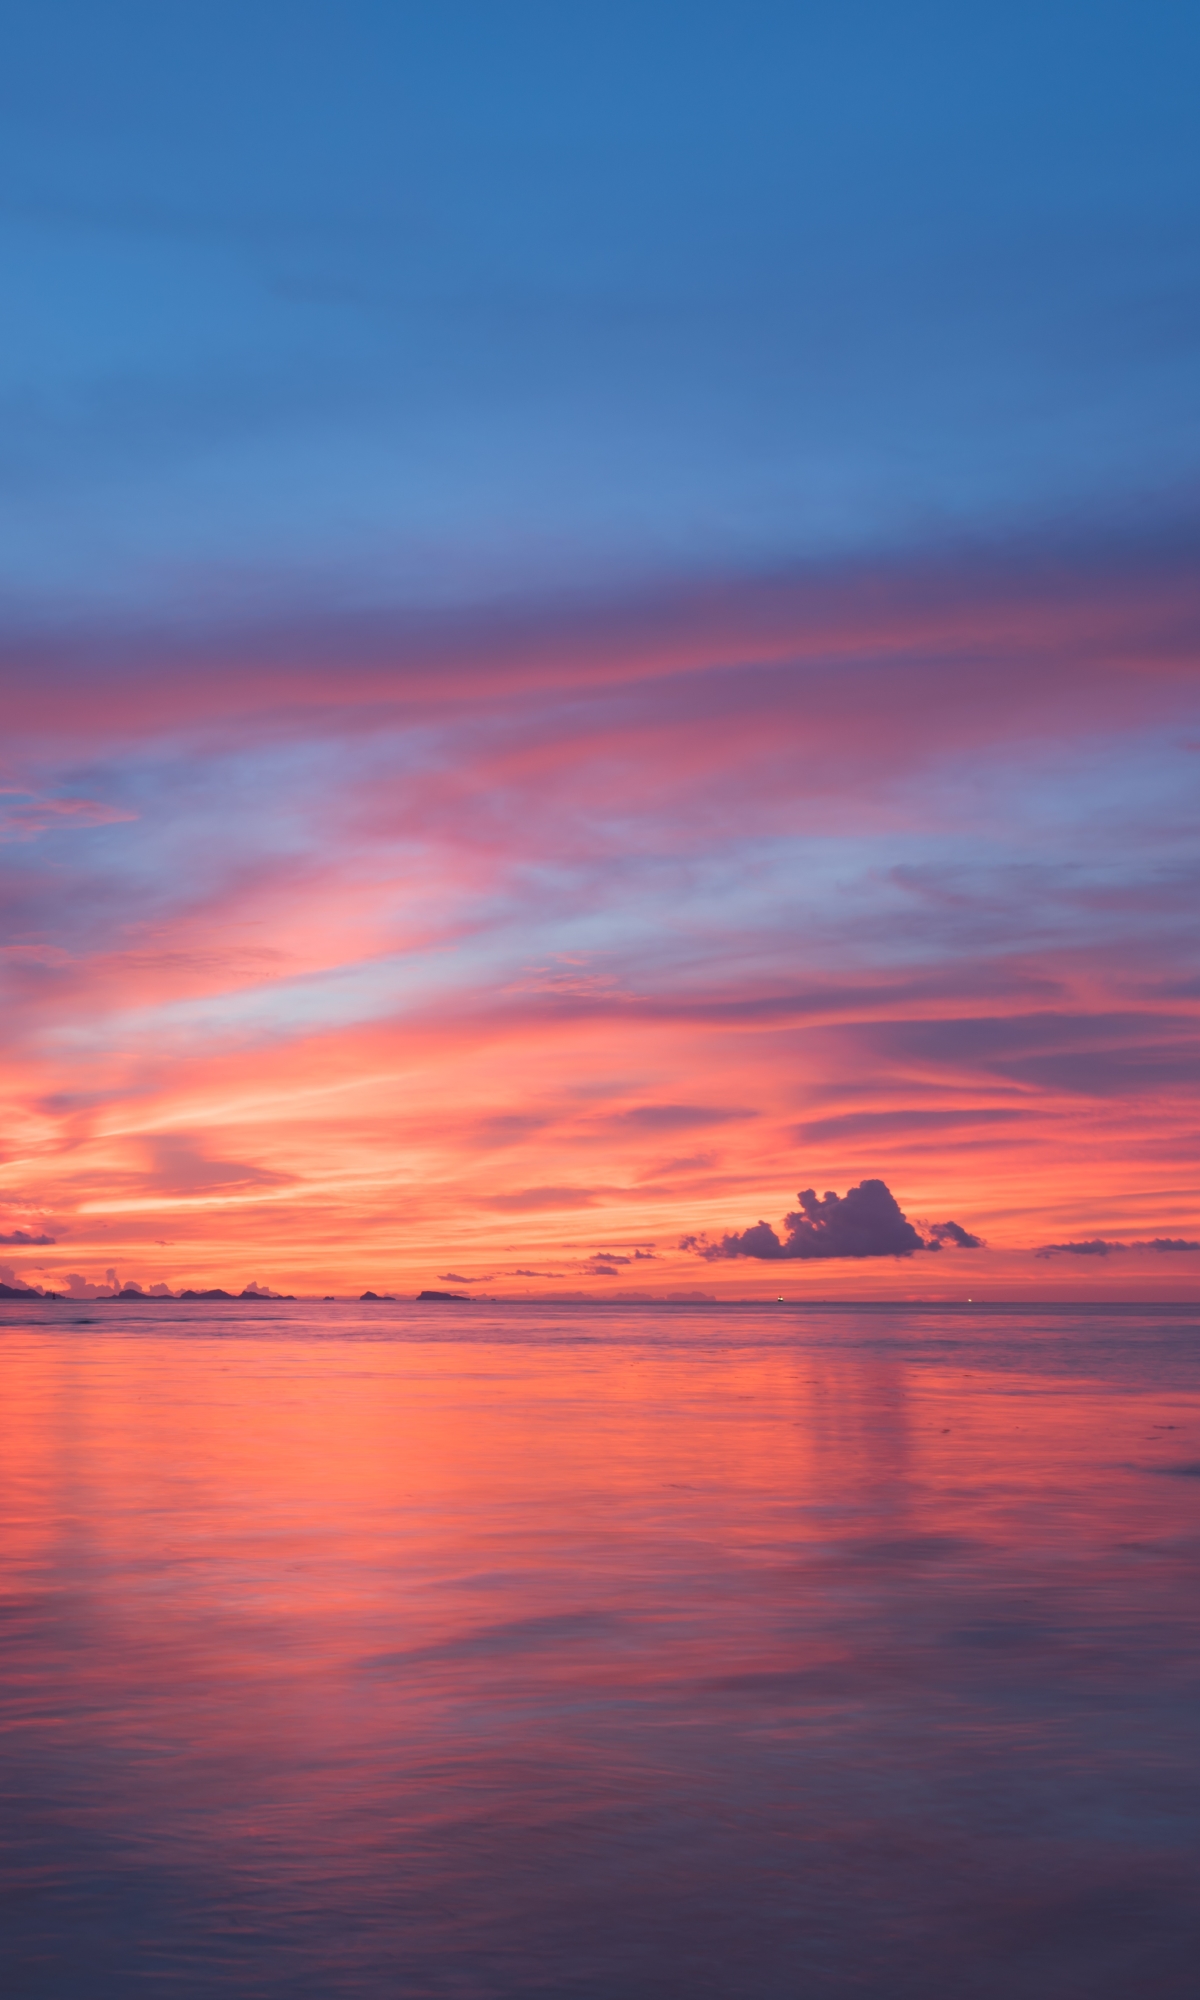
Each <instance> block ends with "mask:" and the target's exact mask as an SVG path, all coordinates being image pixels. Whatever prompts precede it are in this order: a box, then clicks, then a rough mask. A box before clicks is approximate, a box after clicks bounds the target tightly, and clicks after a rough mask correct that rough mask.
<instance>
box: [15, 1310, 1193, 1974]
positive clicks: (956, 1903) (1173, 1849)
mask: <svg viewBox="0 0 1200 2000" xmlns="http://www.w3.org/2000/svg"><path fill="white" fill-rule="evenodd" d="M0 1392H2V1402H0V1426H2V1447H3V1449H2V1462H0V1514H2V1520H3V1541H2V1547H0V1612H2V1626H0V1631H2V1635H3V1636H2V1646H3V1656H2V1679H0V1729H2V1737H0V1789H2V1795H3V1811H2V1815H0V1841H2V1842H3V1883H4V1889H5V1917H4V1923H3V1941H2V1943H0V1953H2V1955H3V1960H4V1964H5V1966H6V1968H7V1969H6V1971H5V1975H4V1980H3V1985H4V1990H5V1992H6V1993H8V1994H11V1995H12V1996H13V2000H129V1996H131V1995H137V1994H139V1993H144V1994H147V1995H153V1996H160V1995H170V1996H172V2000H193V1997H194V2000H200V1996H205V2000H208V1996H213V1995H218V1996H237V2000H259V1996H262V2000H267V1996H271V2000H284V1996H286V2000H308V1996H312V2000H424V1996H431V2000H432V1996H436V2000H526V1996H553V2000H677V1997H678V2000H698V1996H706V1995H713V1996H731V2000H733V1997H734V1996H736V2000H833V1996H839V2000H840V1996H847V1997H849V1996H854V2000H940V1996H942V1995H945V1996H948V2000H949V1996H953V2000H1015V1996H1020V2000H1129V1996H1130V1995H1131V1994H1136V1993H1146V1994H1153V1995H1154V1996H1155V2000H1174V1996H1179V2000H1184V1996H1187V2000H1192V1996H1193V1995H1194V1994H1195V1992H1196V1988H1197V1977H1198V1975H1197V1965H1198V1964H1200V1879H1198V1878H1200V1867H1198V1863H1197V1856H1198V1855H1200V1785H1198V1779H1200V1702H1198V1694H1200V1591H1198V1589H1197V1584H1198V1581H1200V1312H1198V1311H1197V1309H1196V1308H1194V1307H1187V1306H1156V1307H1153V1308H1151V1307H1144V1306H1143V1307H1139V1306H1136V1305H1132V1306H1127V1307H1112V1308H1108V1309H1102V1308H1098V1307H1096V1306H1088V1307H1078V1308H1064V1307H1061V1306H1057V1307H1051V1306H1045V1307H1036V1306H1033V1307H1020V1308H1017V1307H991V1308H988V1307H983V1308H980V1307H962V1308H949V1307H937V1308H935V1307H928V1308H923V1307H919V1306H900V1307H888V1308H879V1307H870V1308H868V1307H861V1308H856V1307H851V1306H838V1307H833V1306H803V1307H802V1306H795V1305H788V1306H773V1305H753V1306H745V1307H738V1306H725V1305H715V1304H712V1305H672V1304H663V1305H655V1304H650V1303H643V1304H637V1305H632V1304H631V1305H627V1306H625V1307H623V1308H620V1309H616V1308H609V1307H606V1306H602V1305H596V1306H588V1305H583V1304H571V1305H566V1304H564V1305H554V1304H551V1303H510V1304H504V1305H501V1304H488V1303H485V1302H483V1301H473V1302H470V1303H469V1304H466V1305H456V1304H449V1303H434V1304H423V1305H417V1304H416V1303H413V1302H408V1301H401V1302H398V1303H395V1304H390V1303H379V1304H375V1305H363V1304H353V1305H351V1304H338V1305H328V1304H317V1303H307V1302H297V1303H294V1304H291V1303H282V1302H272V1303H270V1304H265V1303H264V1304H247V1303H245V1302H242V1301H237V1302H233V1303H230V1304H227V1305H226V1304H222V1303H219V1302H212V1303H209V1302H205V1303H196V1304H187V1305H184V1304H175V1305H162V1304H154V1305H151V1304H146V1305H139V1306H130V1305H125V1304H112V1305H110V1304H99V1303H96V1304H89V1305H77V1304H67V1305H57V1306H54V1305H42V1304H26V1303H24V1302H6V1303H5V1304H3V1305H2V1306H0Z"/></svg>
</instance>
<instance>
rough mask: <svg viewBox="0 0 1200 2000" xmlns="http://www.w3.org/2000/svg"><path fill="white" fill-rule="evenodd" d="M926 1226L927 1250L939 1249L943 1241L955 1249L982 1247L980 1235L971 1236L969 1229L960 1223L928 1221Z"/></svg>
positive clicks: (977, 1248) (982, 1242)
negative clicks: (927, 1232)
mask: <svg viewBox="0 0 1200 2000" xmlns="http://www.w3.org/2000/svg"><path fill="white" fill-rule="evenodd" d="M926 1227H927V1228H928V1230H929V1240H928V1242H927V1243H926V1245H925V1248H926V1249H927V1250H940V1249H941V1247H942V1245H943V1243H952V1244H953V1245H954V1247H955V1249H956V1250H982V1249H983V1248H984V1241H983V1238H982V1236H972V1234H971V1232H970V1230H969V1229H964V1228H963V1227H962V1225H961V1223H958V1222H930V1223H927V1224H926Z"/></svg>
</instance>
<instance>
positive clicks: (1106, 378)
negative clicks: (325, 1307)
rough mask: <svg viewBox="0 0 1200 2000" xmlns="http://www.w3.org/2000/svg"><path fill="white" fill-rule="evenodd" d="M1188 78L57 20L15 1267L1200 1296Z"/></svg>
mask: <svg viewBox="0 0 1200 2000" xmlns="http://www.w3.org/2000/svg"><path fill="white" fill-rule="evenodd" d="M1198 55H1200V29H1198V27H1197V19H1196V15H1195V13H1194V11H1193V10H1192V9H1190V8H1186V7H1184V6H1183V5H1176V4H1168V3H1167V0H1141V4H1137V5H1135V4H1132V0H1121V3H1120V4H1108V5H1106V4H1104V0H1088V4H1087V5H1084V4H1054V0H1051V4H1049V5H1047V4H1045V0H1039V4H1037V5H1034V4H1026V0H1016V4H1013V5H1010V6H1006V7H1004V8H993V9H980V8H970V7H968V8H964V7H962V6H961V5H952V4H949V0H947V3H946V4H938V5H919V4H913V5H905V6H903V7H897V6H895V5H885V4H856V0H845V4H841V5H838V6H836V7H834V6H827V5H815V4H806V0H800V4H797V0H791V3H790V4H778V5H775V4H767V0H745V4H743V5H740V6H738V7H737V8H734V7H731V6H710V5H704V4H692V5H689V6H688V7H686V8H685V7H683V6H682V5H677V4H674V3H673V0H672V4H655V0H639V4H638V5H637V6H634V5H626V4H608V5H606V6H605V7H603V8H600V7H590V8H585V7H562V6H560V5H551V4H549V0H547V3H546V4H530V3H529V0H514V4H511V5H508V4H505V5H496V4H483V0H480V3H479V4H459V0H445V4H439V5H437V6H422V7H417V6H407V5H403V4H394V0H375V4H371V3H370V0H339V4H337V5H334V4H332V0H319V4H305V0H292V4H289V5H288V6H287V7H284V6H283V5H282V4H279V3H278V0H272V4H268V0H238V4H237V5H234V4H232V3H231V0H206V4H204V5H200V4H198V0H197V4H192V0H184V4H181V5H178V6H171V7H166V8H164V7H163V6H161V5H160V4H151V0H143V4H124V3H123V0H106V4H105V5H104V6H101V7H97V6H96V5H95V4H94V0H87V4H85V0H40V3H39V4H38V5H37V6H36V7H34V6H32V5H19V6H17V7H16V8H15V9H14V10H12V14H11V16H10V17H9V22H8V24H7V25H6V52H5V61H4V71H5V74H4V78H3V82H2V84H0V89H2V91H3V98H4V110H5V116H4V119H3V121H2V124H0V155H2V160H3V177H2V183H0V185H2V187H3V198H2V202H0V229H2V231H3V247H4V261H5V269H6V272H7V275H8V285H7V288H6V289H7V297H8V302H7V305H6V314H5V322H6V323H5V333H4V340H3V346H2V351H0V365H2V368H3V380H2V387H0V394H2V397H3V412H4V424H3V438H4V449H3V453H2V454H0V511H2V517H3V532H2V534H0V584H2V590H3V598H2V603H0V619H2V624H0V660H2V663H3V666H2V671H3V682H4V687H3V710H2V716H3V723H2V732H0V839H2V840H3V843H4V845H3V848H2V850H0V854H2V874H0V911H2V915H3V925H2V945H0V961H2V964H3V982H4V993H3V1006H2V1013H0V1034H2V1042H0V1087H2V1101H3V1112H2V1117H0V1281H3V1282H7V1283H13V1284H15V1283H24V1284H29V1285H35V1286H45V1287H48V1288H52V1289H55V1290H59V1291H65V1290H67V1289H68V1288H70V1289H72V1290H73V1291H74V1292H75V1294H76V1295H77V1296H88V1295H89V1294H91V1293H93V1292H94V1291H95V1290H96V1289H97V1288H104V1287H105V1286H106V1285H109V1284H111V1282H112V1281H113V1278H114V1274H115V1279H116V1281H117V1282H119V1283H121V1284H124V1283H126V1282H129V1281H133V1282H136V1283H137V1284H140V1285H142V1286H144V1287H146V1288H149V1287H150V1286H152V1285H155V1284H158V1285H165V1286H167V1287H169V1288H171V1289H178V1288H180V1287H185V1286H210V1285H212V1286H224V1287H227V1288H229V1289H231V1290H240V1289H241V1288H242V1286H243V1285H245V1284H247V1283H249V1282H251V1281H253V1282H255V1283H258V1284H260V1285H263V1286H269V1287H272V1288H275V1289H277V1290H279V1291H283V1292H317V1293H318V1294H324V1293H326V1292H342V1293H343V1294H344V1293H353V1294H357V1293H358V1292H360V1291H361V1290H362V1289H363V1288H364V1287H371V1288H373V1289H375V1290H376V1291H380V1292H383V1291H387V1292H396V1293H399V1294H401V1295H404V1294H410V1293H411V1292H412V1291H413V1290H415V1289H417V1288H419V1287H421V1286H436V1285H439V1284H440V1283H443V1282H444V1283H446V1284H449V1285H452V1286H453V1287H454V1288H456V1289H464V1290H472V1289H477V1290H480V1291H483V1292H487V1293H494V1294H498V1295H513V1294H518V1293H522V1292H525V1291H528V1292H530V1293H539V1292H540V1293H552V1294H555V1295H562V1294H563V1293H570V1292H582V1293H586V1294H589V1295H595V1296H604V1297H619V1296H621V1295H628V1294H630V1293H635V1292H643V1293H650V1294H653V1295H656V1296H667V1295H671V1294H688V1293H706V1294H710V1295H712V1296H714V1297H743V1298H753V1297H758V1296H762V1297H775V1296H777V1295H778V1294H779V1293H784V1294H785V1295H786V1296H788V1297H790V1298H799V1297H804V1296H812V1297H839V1296H841V1297H846V1298H873V1297H884V1296H897V1297H918V1298H919V1297H928V1298H937V1297H952V1298H958V1297H966V1296H973V1297H975V1298H981V1297H982V1298H1006V1297H1013V1298H1017V1297H1030V1296H1044V1297H1053V1296H1059V1295H1061V1296H1079V1297H1091V1296H1097V1295H1104V1296H1108V1297H1111V1298H1114V1299H1136V1298H1152V1297H1156V1296H1162V1297H1169V1296H1195V1295H1196V1290H1197V1286H1198V1285H1200V1248H1197V1244H1198V1243H1200V1187H1198V1170H1197V1131H1198V1116H1197V1091H1196V1083H1197V1048H1198V1040H1200V1037H1198V1033H1197V1015H1198V1012H1200V952H1198V945H1200V923H1198V920H1197V910H1198V908H1200V866H1198V855H1200V845H1198V834H1200V825H1198V822H1200V810H1198V800H1200V676H1198V674H1197V654H1198V645H1197V640H1198V635H1200V576H1198V571H1197V563H1196V529H1197V526H1198V524H1200V478H1198V472H1200V427H1198V423H1197V418H1198V414H1200V396H1198V395H1197V383H1198V380H1200V371H1198V369H1197V345H1198V334H1200V279H1198V277H1197V267H1196V262H1195V242H1196V228H1197V222H1198V221H1200V214H1198V210H1200V158H1198V154H1200V148H1198V146H1197V138H1196V120H1195V77H1196V73H1197V71H1196V62H1197V56H1198ZM864 1181H882V1182H884V1183H886V1186H887V1188H888V1189H890V1190H891V1192H892V1194H893V1195H894V1197H895V1200H896V1202H898V1204H899V1207H900V1209H901V1210H902V1211H903V1212H904V1215H905V1216H906V1217H907V1218H908V1221H909V1223H910V1224H912V1225H913V1230H912V1231H910V1232H909V1234H910V1236H911V1235H912V1234H913V1232H914V1231H915V1233H916V1235H917V1237H918V1239H919V1241H920V1242H921V1243H922V1244H923V1245H924V1246H925V1247H922V1248H919V1249H912V1248H909V1249H908V1250H907V1251H906V1252H905V1253H903V1254H899V1255H896V1254H889V1253H888V1252H887V1251H886V1249H878V1250H877V1254H861V1253H860V1254H849V1255H847V1254H840V1250H841V1249H842V1248H844V1245H843V1244H842V1241H841V1239H840V1238H837V1234H836V1229H835V1230H834V1235H833V1236H832V1237H829V1238H828V1240H826V1238H825V1237H823V1236H822V1237H821V1240H820V1242H819V1244H818V1246H817V1249H816V1250H815V1251H814V1249H813V1241H815V1240H816V1239H815V1238H814V1239H812V1241H810V1239H809V1238H806V1237H805V1236H804V1235H803V1232H801V1234H800V1235H799V1236H796V1235H793V1238H792V1239H790V1243H791V1248H792V1249H793V1251H795V1250H796V1247H797V1245H799V1246H800V1248H799V1254H792V1255H789V1256H787V1257H783V1258H773V1257H766V1258H764V1257H762V1256H757V1255H749V1254H734V1253H735V1252H736V1251H737V1250H738V1247H739V1246H738V1242H737V1239H738V1238H739V1237H740V1236H741V1235H742V1233H743V1232H745V1231H747V1230H753V1228H754V1225H756V1224H757V1223H758V1222H759V1221H760V1220H763V1221H766V1222H768V1223H770V1224H771V1226H772V1229H773V1230H774V1231H775V1237H776V1240H777V1241H778V1243H779V1244H780V1245H782V1246H784V1247H787V1245H788V1243H789V1239H787V1237H786V1233H785V1224H784V1220H783V1219H784V1217H785V1216H786V1215H788V1214H796V1213H798V1210H797V1194H798V1191H803V1190H809V1189H813V1190H815V1191H816V1193H817V1194H818V1195H822V1194H824V1192H825V1191H826V1190H833V1191H835V1192H837V1193H838V1194H839V1195H842V1196H845V1195H846V1193H847V1191H848V1190H850V1189H851V1188H854V1187H857V1186H859V1185H860V1184H861V1183H862V1182H864ZM825 1213H827V1211H822V1214H825ZM948 1221H954V1222H955V1223H956V1224H957V1225H958V1228H959V1231H960V1233H963V1232H965V1233H966V1234H967V1235H969V1236H973V1237H978V1238H981V1239H983V1245H982V1247H977V1248H971V1247H967V1248H964V1247H960V1245H958V1244H956V1243H955V1241H954V1240H953V1236H952V1235H944V1236H943V1238H942V1240H941V1241H940V1246H939V1247H936V1248H933V1247H929V1246H930V1245H931V1244H937V1243H938V1239H937V1238H936V1237H934V1236H931V1234H930V1232H931V1230H933V1229H934V1228H935V1227H936V1226H937V1225H941V1224H944V1223H946V1222H948ZM806 1227H811V1225H806ZM832 1227H833V1225H832V1224H827V1223H825V1222H821V1223H820V1224H819V1225H817V1232H818V1235H820V1232H821V1231H823V1230H827V1229H828V1228H832ZM726 1239H729V1241H728V1242H726ZM764 1241H766V1239H765V1238H764V1237H761V1236H759V1237H754V1238H753V1239H752V1245H754V1244H756V1245H758V1246H759V1247H761V1245H762V1244H763V1242H764ZM685 1242H686V1243H687V1246H688V1247H683V1248H681V1247H680V1246H681V1244H683V1243H685ZM806 1244H807V1246H808V1247H807V1249H806V1248H805V1245H806ZM1189 1246H1190V1247H1189ZM748 1247H750V1246H748ZM867 1247H868V1249H871V1248H872V1247H873V1243H872V1244H869V1245H868V1246H867ZM719 1252H726V1253H728V1254H717V1253H719ZM834 1252H838V1253H839V1254H833V1253H834ZM706 1253H707V1254H706Z"/></svg>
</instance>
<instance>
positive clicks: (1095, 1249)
mask: <svg viewBox="0 0 1200 2000" xmlns="http://www.w3.org/2000/svg"><path fill="white" fill-rule="evenodd" d="M1128 1250H1149V1251H1152V1252H1156V1253H1158V1254H1159V1255H1161V1254H1162V1253H1163V1252H1164V1251H1165V1252H1167V1253H1168V1254H1169V1253H1170V1252H1172V1251H1178V1250H1200V1243H1188V1242H1185V1240H1184V1238H1183V1237H1182V1236H1152V1237H1150V1238H1149V1240H1148V1241H1147V1242H1144V1243H1117V1242H1114V1241H1113V1240H1112V1238H1110V1237H1106V1236H1089V1237H1087V1238H1086V1239H1085V1240H1084V1241H1083V1242H1080V1243H1043V1245H1042V1247H1041V1249H1040V1250H1038V1251H1035V1253H1034V1254H1035V1256H1038V1257H1113V1256H1117V1255H1119V1254H1121V1253H1123V1252H1125V1251H1128Z"/></svg>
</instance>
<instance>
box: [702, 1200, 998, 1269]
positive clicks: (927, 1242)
mask: <svg viewBox="0 0 1200 2000" xmlns="http://www.w3.org/2000/svg"><path fill="white" fill-rule="evenodd" d="M796 1199H797V1200H798V1201H799V1203H800V1206H799V1208H798V1209H796V1210H795V1211H794V1212H793V1213H792V1214H791V1215H785V1216H784V1218H783V1227H784V1232H785V1233H784V1235H783V1237H782V1239H781V1238H780V1237H778V1236H777V1235H776V1234H775V1231H774V1230H773V1229H772V1227H771V1225H770V1223H769V1222H756V1223H755V1224H754V1225H753V1227H752V1228H750V1229H742V1230H735V1231H732V1232H730V1233H728V1234H726V1235H724V1236H722V1237H721V1238H720V1240H719V1242H716V1243H713V1242H710V1241H709V1238H708V1236H707V1235H705V1234H701V1235H699V1236H684V1237H682V1238H681V1239H680V1244H679V1247H680V1249H681V1250H693V1251H695V1253H696V1255H697V1256H698V1257H703V1258H704V1259H705V1260H706V1262H708V1263H710V1264H712V1263H716V1262H717V1261H718V1260H719V1259H721V1258H725V1257H758V1258H762V1259H765V1260H768V1261H770V1262H776V1261H780V1260H787V1261H793V1260H800V1261H807V1260H810V1259H813V1258H822V1257H911V1256H912V1254H913V1252H914V1251H915V1250H941V1248H942V1247H943V1245H944V1244H949V1245H951V1246H952V1247H953V1248H956V1249H959V1250H979V1249H982V1248H983V1238H982V1237H981V1236H972V1234H971V1232H970V1230H968V1229H964V1228H963V1227H962V1226H961V1224H960V1223H957V1222H935V1223H932V1224H930V1225H928V1227H929V1234H928V1236H927V1237H925V1236H921V1235H920V1234H919V1233H918V1231H917V1230H916V1229H914V1228H913V1225H912V1223H911V1222H909V1221H908V1219H907V1217H906V1216H905V1215H903V1214H902V1213H901V1210H900V1207H899V1205H898V1203H897V1201H896V1197H895V1195H894V1194H893V1193H892V1191H891V1189H890V1188H889V1187H888V1185H887V1183H886V1182H885V1181H876V1180H868V1181H861V1182H860V1183H859V1185H858V1186H857V1187H852V1188H848V1189H847V1191H846V1193H845V1194H844V1195H838V1194H833V1193H832V1192H830V1193H827V1194H825V1195H822V1196H818V1195H817V1193H816V1190H815V1189H814V1188H804V1189H802V1190H801V1192H800V1193H799V1194H798V1195H797V1197H796Z"/></svg>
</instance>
